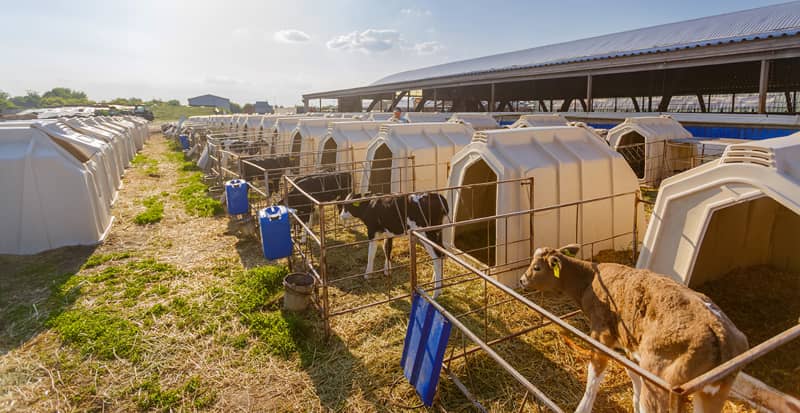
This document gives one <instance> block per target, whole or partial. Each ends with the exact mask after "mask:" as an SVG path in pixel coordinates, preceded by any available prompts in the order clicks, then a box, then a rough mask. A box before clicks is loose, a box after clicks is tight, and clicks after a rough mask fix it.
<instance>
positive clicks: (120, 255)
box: [81, 252, 133, 269]
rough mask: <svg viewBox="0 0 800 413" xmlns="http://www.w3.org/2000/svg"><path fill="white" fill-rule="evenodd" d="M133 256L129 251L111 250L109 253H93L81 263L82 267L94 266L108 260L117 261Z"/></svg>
mask: <svg viewBox="0 0 800 413" xmlns="http://www.w3.org/2000/svg"><path fill="white" fill-rule="evenodd" d="M131 256H133V254H131V253H130V252H112V253H111V254H94V255H92V256H91V257H89V259H88V260H86V262H85V263H84V264H83V267H81V268H82V269H89V268H94V267H97V266H100V265H103V264H105V263H107V262H109V261H119V260H124V259H125V258H130V257H131Z"/></svg>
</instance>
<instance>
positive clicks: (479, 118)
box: [448, 113, 500, 131]
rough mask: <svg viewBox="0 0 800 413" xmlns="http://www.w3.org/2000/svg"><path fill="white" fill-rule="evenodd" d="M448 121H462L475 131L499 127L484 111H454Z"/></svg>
mask: <svg viewBox="0 0 800 413" xmlns="http://www.w3.org/2000/svg"><path fill="white" fill-rule="evenodd" d="M448 122H454V123H463V124H465V125H469V126H470V127H471V128H472V129H473V130H476V131H479V130H486V129H498V128H500V125H499V124H498V123H497V121H496V120H495V119H494V118H493V117H491V116H490V115H488V114H486V113H454V114H453V116H451V117H450V119H449V120H448Z"/></svg>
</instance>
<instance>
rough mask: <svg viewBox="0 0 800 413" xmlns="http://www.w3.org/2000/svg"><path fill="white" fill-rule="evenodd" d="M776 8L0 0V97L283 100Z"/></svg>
mask: <svg viewBox="0 0 800 413" xmlns="http://www.w3.org/2000/svg"><path fill="white" fill-rule="evenodd" d="M782 2H783V1H756V0H708V1H696V0H694V1H689V0H672V1H669V2H663V1H652V0H646V1H642V0H622V1H613V2H610V1H597V0H594V1H584V0H581V1H577V0H561V1H546V2H545V1H533V0H530V1H525V0H518V1H501V0H494V1H485V0H484V1H429V2H426V1H395V0H382V1H374V0H372V1H369V0H363V1H361V0H344V1H338V0H334V1H302V0H293V1H286V0H283V1H270V0H253V1H250V0H246V1H245V0H243V1H238V0H228V1H206V0H192V1H170V0H135V1H109V0H102V1H94V0H65V1H55V0H42V1H27V2H22V1H18V0H0V10H1V11H0V56H2V63H0V90H2V91H5V92H8V93H10V94H12V95H19V94H24V93H25V91H26V90H35V91H39V92H43V91H46V90H49V89H51V88H53V87H58V86H61V87H69V88H73V89H78V90H82V91H85V92H86V93H87V94H88V95H89V97H90V98H91V99H94V100H98V101H99V100H110V99H113V98H116V97H140V98H143V99H145V100H148V99H152V98H158V99H164V100H167V99H179V100H180V101H181V102H184V103H185V102H186V99H187V98H189V97H192V96H197V95H201V94H206V93H211V94H215V95H219V96H224V97H228V98H230V99H231V100H232V101H234V102H239V103H248V102H254V101H256V100H264V99H267V100H269V101H270V102H271V103H277V104H280V105H293V104H299V103H301V102H302V97H301V96H302V94H303V93H309V92H319V91H326V90H334V89H341V88H348V87H355V86H364V85H368V84H370V83H372V82H375V81H376V80H378V79H380V78H382V77H384V76H387V75H390V74H392V73H396V72H400V71H404V70H409V69H415V68H420V67H424V66H430V65H435V64H439V63H446V62H451V61H455V60H461V59H468V58H473V57H479V56H485V55H490V54H495V53H502V52H507V51H512V50H519V49H525V48H530V47H535V46H541V45H546V44H552V43H558V42H564V41H569V40H574V39H580V38H584V37H590V36H597V35H602V34H608V33H613V32H618V31H623V30H630V29H636V28H640V27H647V26H652V25H656V24H662V23H670V22H675V21H681V20H686V19H691V18H697V17H704V16H710V15H715V14H721V13H727V12H732V11H737V10H744V9H749V8H754V7H759V6H762V5H768V4H776V3H782Z"/></svg>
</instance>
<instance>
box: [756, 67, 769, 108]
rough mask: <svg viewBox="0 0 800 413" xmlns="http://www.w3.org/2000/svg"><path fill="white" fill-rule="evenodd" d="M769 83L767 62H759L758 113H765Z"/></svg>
mask: <svg viewBox="0 0 800 413" xmlns="http://www.w3.org/2000/svg"><path fill="white" fill-rule="evenodd" d="M768 82H769V60H766V59H765V60H762V61H761V74H760V76H759V78H758V113H767V84H768Z"/></svg>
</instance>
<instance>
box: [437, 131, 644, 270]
mask: <svg viewBox="0 0 800 413" xmlns="http://www.w3.org/2000/svg"><path fill="white" fill-rule="evenodd" d="M451 164H452V167H451V168H452V169H451V172H450V177H449V182H448V186H449V187H456V186H462V185H469V184H480V183H487V182H497V181H504V180H511V179H519V178H533V179H534V182H533V188H534V190H533V193H531V191H530V187H529V186H522V185H520V184H516V185H505V184H503V185H499V184H498V185H496V186H486V187H480V188H479V189H477V190H473V191H456V192H454V193H453V194H452V197H451V199H450V204H451V205H452V208H453V216H454V217H455V222H459V221H465V220H468V219H473V218H481V217H491V216H495V215H498V214H505V213H511V212H515V211H524V210H527V209H533V208H537V209H538V208H545V207H551V206H556V205H560V204H567V203H574V202H580V201H586V200H591V199H595V198H603V197H613V198H610V199H603V200H600V201H596V202H592V203H589V204H584V205H580V206H578V205H572V206H568V207H562V208H557V209H554V210H550V211H546V212H542V213H537V214H535V217H534V219H533V223H532V224H531V222H530V217H529V215H520V216H515V217H513V218H509V222H504V223H502V224H497V223H496V222H495V221H487V222H479V223H476V224H468V225H462V226H458V227H456V228H455V229H454V230H453V231H451V232H449V233H446V235H445V242H446V243H447V244H449V246H451V247H454V248H456V249H457V250H460V251H477V253H473V254H472V256H473V257H474V258H475V259H477V260H479V261H481V262H483V264H484V265H488V266H491V267H497V268H500V269H501V270H500V271H501V272H502V271H504V270H503V269H502V268H503V266H504V265H506V264H514V263H516V264H517V265H518V263H519V262H520V261H521V260H522V261H524V260H525V259H526V258H528V257H530V256H531V253H532V251H531V245H539V246H545V245H546V246H552V245H559V246H560V245H565V244H568V243H573V242H577V243H581V244H586V243H596V244H595V245H593V246H592V248H594V251H600V250H603V249H617V250H619V249H626V248H629V247H630V245H631V241H632V240H633V237H632V233H631V229H632V224H633V222H634V214H635V198H636V193H637V192H638V190H639V183H638V181H637V179H636V176H635V175H634V174H633V171H632V170H631V168H630V166H628V164H627V163H626V162H625V159H624V158H623V157H622V156H621V155H620V154H618V153H616V152H614V151H613V150H611V148H609V147H608V145H606V144H605V143H603V142H602V141H601V140H599V139H597V136H596V135H595V134H594V133H593V132H592V131H590V130H588V129H587V128H585V127H577V126H564V127H538V128H519V129H499V130H491V131H483V132H477V133H475V136H474V137H473V139H472V142H471V143H470V144H469V145H467V146H466V147H464V148H463V149H462V150H460V151H459V152H458V153H457V154H455V156H453V158H452V161H451ZM638 218H639V219H640V220H641V219H642V218H643V215H642V214H639V215H638ZM531 228H533V232H534V235H533V240H532V241H533V244H531V243H530V242H528V240H530V239H531ZM523 241H524V242H523ZM589 251H590V248H585V249H584V250H583V253H584V254H586V253H589ZM520 274H521V273H520V272H519V271H512V272H504V273H503V274H502V276H501V278H500V280H501V281H502V282H503V283H505V284H507V285H514V284H515V283H516V280H517V279H518V276H519V275H520Z"/></svg>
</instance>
